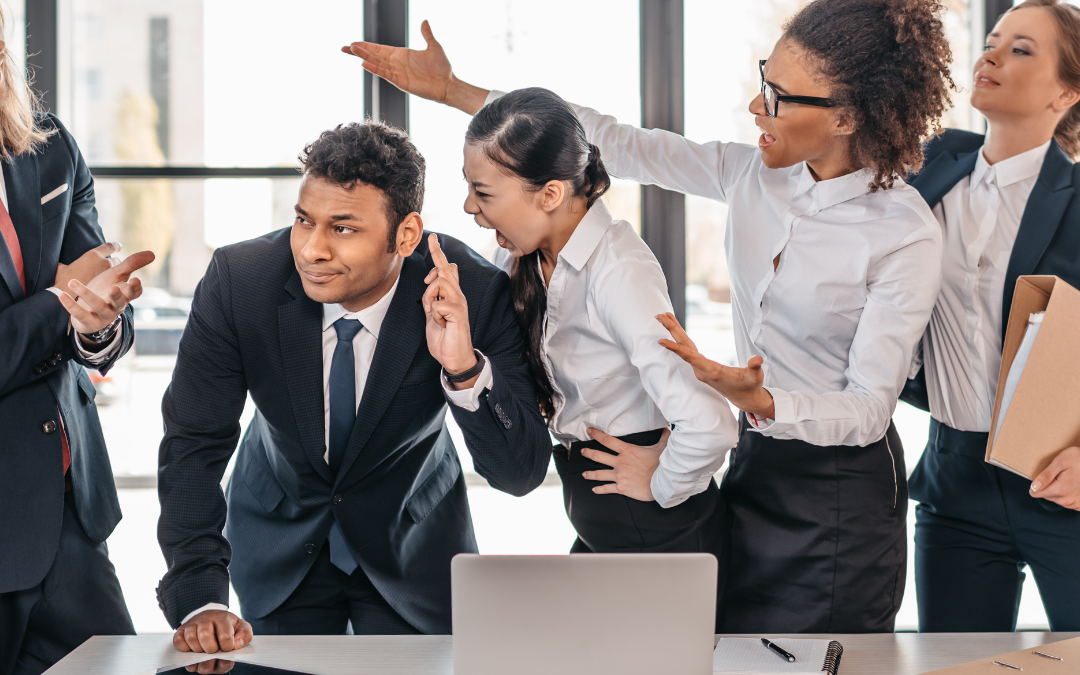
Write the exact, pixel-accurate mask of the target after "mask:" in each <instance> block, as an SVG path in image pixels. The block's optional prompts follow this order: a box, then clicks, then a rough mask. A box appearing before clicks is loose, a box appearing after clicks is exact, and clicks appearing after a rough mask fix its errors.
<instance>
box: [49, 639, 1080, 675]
mask: <svg viewBox="0 0 1080 675" xmlns="http://www.w3.org/2000/svg"><path fill="white" fill-rule="evenodd" d="M717 637H719V636H717ZM775 637H782V636H775ZM790 637H830V638H833V639H837V640H839V641H840V642H841V643H842V644H843V645H844V656H843V659H842V660H841V662H840V673H841V675H918V674H919V673H924V672H926V671H929V670H935V669H937V668H944V667H946V666H952V665H957V664H960V663H964V662H966V661H972V660H975V659H980V658H984V657H987V656H993V655H995V654H1003V653H1005V652H1011V651H1016V650H1018V649H1026V648H1030V647H1037V646H1038V645H1042V644H1047V643H1050V642H1056V641H1058V640H1065V639H1068V638H1073V637H1080V633H968V634H927V635H920V634H917V633H896V634H892V633H886V634H877V635H831V636H805V635H804V636H796V635H793V636H790ZM452 648H453V643H452V638H450V637H448V636H421V637H413V636H392V637H372V636H335V635H327V636H256V638H255V640H254V641H253V642H252V643H251V644H250V645H248V646H247V647H244V648H243V649H240V650H237V651H235V652H232V653H231V654H226V655H223V656H228V657H229V658H232V659H233V660H236V661H251V662H253V663H258V664H261V665H267V666H275V667H278V668H284V669H292V670H306V671H313V672H315V673H318V674H319V675H440V674H445V675H452V671H453V668H452V656H451V655H452ZM206 658H207V656H206V655H205V654H181V653H180V652H177V651H176V650H174V649H173V646H172V636H171V635H141V636H134V637H95V638H92V639H90V640H88V641H87V642H86V643H84V644H83V645H82V646H81V647H79V648H78V649H76V650H75V651H74V652H72V653H71V654H69V655H68V656H67V658H65V659H64V660H63V661H61V662H60V663H58V664H56V665H55V666H54V667H52V668H50V669H49V670H48V671H47V673H48V675H138V674H140V673H153V672H154V671H155V670H156V669H157V668H159V667H161V666H167V665H173V666H180V665H187V664H189V663H194V662H197V661H202V660H205V659H206Z"/></svg>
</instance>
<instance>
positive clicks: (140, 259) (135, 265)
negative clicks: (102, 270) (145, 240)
mask: <svg viewBox="0 0 1080 675" xmlns="http://www.w3.org/2000/svg"><path fill="white" fill-rule="evenodd" d="M156 257H157V256H155V255H154V252H153V251H139V252H138V253H132V254H131V255H129V256H128V257H126V258H124V261H123V262H122V263H120V264H119V265H117V266H116V267H114V268H113V273H114V274H115V275H116V276H117V278H124V277H127V276H128V275H130V274H131V273H132V272H135V271H137V270H140V269H142V268H143V267H146V266H147V265H149V264H150V263H152V262H154V259H155V258H156Z"/></svg>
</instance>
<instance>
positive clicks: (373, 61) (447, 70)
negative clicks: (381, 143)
mask: <svg viewBox="0 0 1080 675" xmlns="http://www.w3.org/2000/svg"><path fill="white" fill-rule="evenodd" d="M420 32H421V33H422V34H423V36H424V41H425V42H427V48H426V49H424V50H423V51H418V50H415V49H408V48H407V47H391V46H388V45H381V44H377V43H374V42H353V43H352V44H350V45H348V46H346V47H342V48H341V51H343V52H345V53H346V54H352V55H354V56H359V57H360V58H361V59H363V61H364V70H366V71H368V72H369V73H371V74H373V75H376V76H378V77H381V78H382V79H384V80H386V81H387V82H389V83H390V84H392V85H394V86H395V87H397V88H398V89H400V90H402V91H404V92H407V93H409V94H413V95H414V96H419V97H421V98H426V99H429V100H431V101H436V102H437V103H444V104H446V105H449V106H452V107H454V108H458V109H459V110H463V111H465V112H467V113H468V114H470V115H473V114H475V113H476V111H477V110H479V109H480V108H482V107H483V106H484V101H485V100H486V99H487V95H488V91H487V90H485V89H480V88H479V87H474V86H472V85H470V84H466V83H464V82H462V81H461V80H459V79H457V78H456V77H455V76H454V71H453V69H452V68H451V67H450V60H449V59H448V58H446V52H445V51H443V48H442V45H440V44H439V41H438V40H436V39H435V34H434V33H433V32H432V31H431V26H430V25H429V24H428V22H427V21H425V22H423V23H422V24H420Z"/></svg>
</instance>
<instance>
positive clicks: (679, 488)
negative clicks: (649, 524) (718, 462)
mask: <svg viewBox="0 0 1080 675" xmlns="http://www.w3.org/2000/svg"><path fill="white" fill-rule="evenodd" d="M691 476H692V474H691ZM691 476H686V475H680V474H672V473H671V472H670V471H668V470H667V469H665V468H664V467H663V466H662V465H661V466H657V467H656V471H653V475H652V479H651V480H650V481H649V489H650V490H651V491H652V496H653V499H655V500H656V503H657V504H659V505H660V507H661V508H664V509H670V508H671V507H672V506H678V505H679V504H682V503H683V502H685V501H686V500H687V499H690V498H691V497H693V496H694V495H696V494H698V493H699V492H704V491H705V488H707V487H709V481H711V480H712V477H713V475H712V474H711V473H706V474H703V475H701V476H698V477H697V478H696V479H694V480H686V479H687V478H690V477H691Z"/></svg>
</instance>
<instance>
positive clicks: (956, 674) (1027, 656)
mask: <svg viewBox="0 0 1080 675" xmlns="http://www.w3.org/2000/svg"><path fill="white" fill-rule="evenodd" d="M1014 307H1015V305H1014ZM1039 331H1040V333H1041V332H1042V329H1039ZM958 637H959V638H960V639H961V640H963V636H962V635H961V636H958ZM1035 652H1041V653H1042V654H1045V655H1046V656H1040V655H1039V654H1036V653H1035ZM1054 656H1056V657H1057V658H1058V659H1061V660H1060V661H1059V660H1057V659H1054V658H1051V657H1054ZM995 661H997V663H994V662H995ZM1003 663H1007V664H1009V665H1008V666H1004V665H999V664H1003ZM1009 666H1012V667H1013V668H1016V670H1013V668H1010V667H1009ZM1078 666H1080V638H1073V639H1071V640H1062V641H1060V642H1051V643H1050V644H1044V645H1039V646H1038V647H1031V648H1029V649H1021V650H1020V651H1018V652H1010V653H1008V654H1002V655H1001V656H991V657H990V658H986V659H979V660H978V661H972V662H971V663H965V664H963V665H961V666H953V667H951V668H942V669H941V670H932V671H930V672H928V673H923V675H1009V673H1018V672H1019V671H1020V670H1023V671H1024V675H1075V673H1076V672H1077V667H1078Z"/></svg>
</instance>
